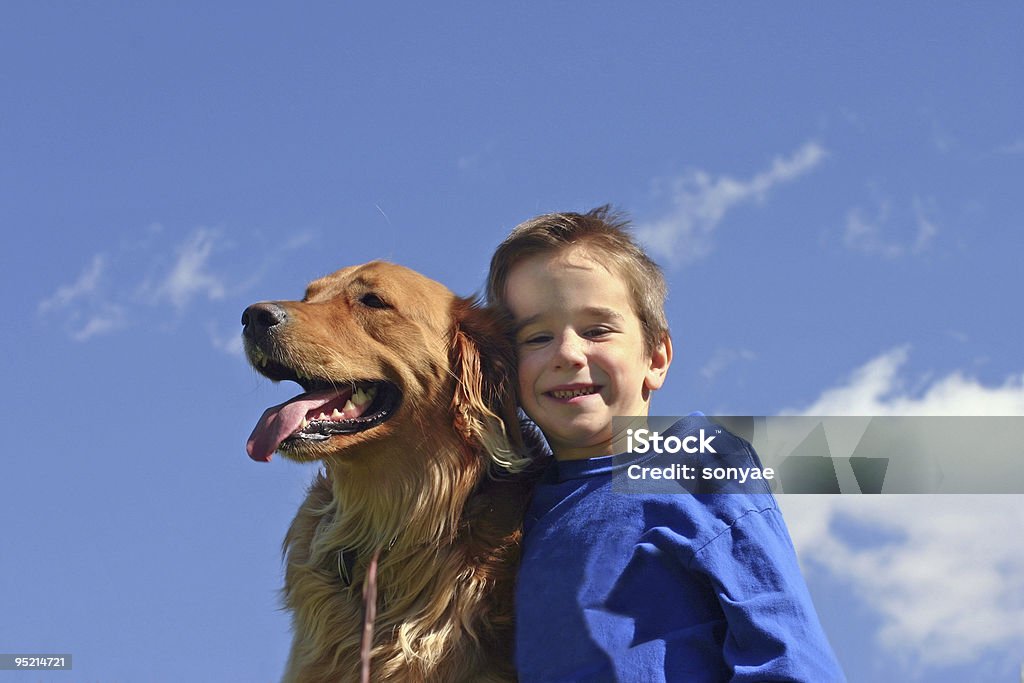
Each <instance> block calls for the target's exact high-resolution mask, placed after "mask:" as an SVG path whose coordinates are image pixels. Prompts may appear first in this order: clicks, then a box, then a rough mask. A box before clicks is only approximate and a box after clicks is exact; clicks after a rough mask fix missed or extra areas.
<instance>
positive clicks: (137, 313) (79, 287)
mask: <svg viewBox="0 0 1024 683" xmlns="http://www.w3.org/2000/svg"><path fill="white" fill-rule="evenodd" d="M167 237H168V235H167V234H166V233H165V232H164V231H163V230H162V229H161V228H160V226H159V225H152V226H148V227H147V228H145V229H143V230H141V231H139V232H137V233H134V234H132V235H129V236H127V237H125V238H124V239H122V240H121V243H120V245H119V246H116V247H114V248H113V249H110V250H107V251H105V252H102V253H98V254H96V255H94V256H93V257H92V258H91V259H90V261H89V263H88V264H87V265H86V266H85V267H84V268H83V269H82V271H81V273H80V274H79V275H78V277H77V279H75V280H74V281H73V282H71V283H69V284H64V285H61V286H59V287H57V288H56V289H55V290H54V292H53V293H52V294H51V295H50V296H48V297H46V298H45V299H43V300H42V301H40V302H39V304H38V306H37V311H38V313H39V315H40V316H42V317H44V318H47V319H50V320H58V321H59V324H60V325H62V326H63V328H64V330H65V331H66V333H67V334H68V336H69V337H71V338H72V339H74V340H75V341H80V342H84V341H88V340H91V339H94V338H97V337H100V336H103V335H105V334H109V333H111V332H114V331H117V330H122V329H125V328H128V327H131V326H133V325H134V324H135V323H137V322H139V321H140V320H144V319H145V318H146V316H147V315H150V316H151V314H150V313H147V311H150V310H152V309H159V308H167V307H171V308H173V309H174V311H175V312H176V313H177V314H178V315H179V316H180V315H182V314H184V313H185V312H186V310H187V309H188V308H189V307H190V306H192V305H193V304H194V302H195V301H196V300H197V299H207V300H210V301H215V300H219V299H222V298H224V296H225V295H226V293H227V292H228V286H227V284H226V276H225V275H224V274H222V273H220V272H218V271H217V270H216V269H215V268H214V266H213V264H212V261H213V259H214V256H215V254H217V253H218V252H221V251H224V250H225V249H226V246H225V243H224V240H223V238H222V236H221V234H220V232H218V231H215V230H210V229H206V228H199V229H197V230H194V231H192V232H191V233H189V234H188V235H187V236H185V237H184V238H183V239H182V241H181V242H179V243H178V244H176V245H175V244H174V243H173V242H171V243H170V244H168V240H167ZM310 239H311V236H310V235H309V234H308V233H303V234H301V235H298V236H296V237H295V238H294V239H293V241H292V242H290V243H289V245H288V248H289V249H295V248H300V247H301V246H302V245H303V244H305V243H308V241H309V240H310ZM168 253H172V254H173V255H174V256H173V258H171V259H167V257H166V256H165V255H166V254H168ZM167 319H168V316H161V320H162V321H166V320H167Z"/></svg>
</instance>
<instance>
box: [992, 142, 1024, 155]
mask: <svg viewBox="0 0 1024 683" xmlns="http://www.w3.org/2000/svg"><path fill="white" fill-rule="evenodd" d="M996 151H997V152H998V153H1000V154H1024V138H1017V139H1016V140H1014V141H1013V142H1010V143H1007V144H1005V145H1003V146H1001V147H999V148H997V149H996Z"/></svg>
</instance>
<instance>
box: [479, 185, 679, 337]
mask: <svg viewBox="0 0 1024 683" xmlns="http://www.w3.org/2000/svg"><path fill="white" fill-rule="evenodd" d="M629 229H630V223H629V219H628V218H626V217H625V216H624V215H622V214H621V213H618V212H616V211H613V210H612V207H611V206H610V205H608V204H605V205H604V206H599V207H598V208H596V209H592V210H590V211H588V212H587V213H583V214H580V213H547V214H544V215H542V216H537V217H536V218H531V219H530V220H528V221H526V222H524V223H520V224H519V225H517V226H516V227H515V228H513V230H512V232H511V233H509V236H508V237H506V238H505V241H504V242H502V243H501V245H500V246H499V247H498V249H497V250H496V251H495V252H494V256H492V257H491V269H490V272H489V273H488V276H487V301H488V303H489V304H491V305H492V306H497V307H498V308H499V309H502V310H504V311H507V310H508V305H507V303H506V301H505V286H506V284H507V282H508V276H509V273H511V272H512V268H514V267H515V266H516V264H518V263H519V262H520V261H523V260H525V259H527V258H530V257H532V256H537V255H538V254H550V253H554V252H558V251H561V250H563V249H567V248H569V247H572V246H583V247H585V248H586V249H587V250H588V252H589V253H590V254H591V255H592V256H593V257H594V258H595V259H596V260H597V261H598V262H600V263H601V265H603V266H604V267H606V268H608V270H610V271H611V272H612V273H617V274H618V276H619V277H620V278H621V279H622V280H623V281H624V282H625V284H626V289H627V291H628V292H629V295H630V299H631V300H632V302H633V308H634V309H635V310H634V312H635V313H636V316H637V318H639V319H640V325H641V327H642V328H643V336H644V347H645V349H646V350H647V353H653V352H654V349H655V347H656V346H657V345H658V343H659V342H660V341H662V339H663V338H664V337H666V336H668V320H667V319H666V318H665V297H666V294H667V290H668V288H667V287H666V285H665V276H664V275H663V274H662V272H661V268H660V267H658V264H657V263H655V262H654V261H652V260H651V258H650V257H649V256H648V255H647V254H646V253H645V252H644V250H643V249H641V248H640V246H639V245H638V244H637V243H636V242H635V241H634V240H633V237H632V235H630V233H629Z"/></svg>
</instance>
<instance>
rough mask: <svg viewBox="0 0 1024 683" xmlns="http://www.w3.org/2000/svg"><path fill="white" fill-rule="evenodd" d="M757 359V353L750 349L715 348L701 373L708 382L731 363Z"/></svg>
mask: <svg viewBox="0 0 1024 683" xmlns="http://www.w3.org/2000/svg"><path fill="white" fill-rule="evenodd" d="M756 359H757V354H756V353H754V352H753V351H751V350H750V349H725V348H722V349H715V352H714V353H713V354H711V358H709V359H708V362H707V363H705V364H704V367H702V368H701V369H700V374H701V376H702V377H704V379H706V380H707V381H708V382H712V381H714V380H715V378H716V377H718V375H719V374H721V373H722V371H723V370H725V369H726V368H728V367H729V366H730V365H734V364H736V363H738V362H740V361H752V360H756Z"/></svg>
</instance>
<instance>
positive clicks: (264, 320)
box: [242, 301, 288, 339]
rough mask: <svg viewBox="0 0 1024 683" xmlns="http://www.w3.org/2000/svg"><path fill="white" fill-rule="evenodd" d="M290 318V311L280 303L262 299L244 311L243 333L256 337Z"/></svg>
mask: <svg viewBox="0 0 1024 683" xmlns="http://www.w3.org/2000/svg"><path fill="white" fill-rule="evenodd" d="M287 319H288V312H287V311H286V310H284V307H283V306H281V305H280V304H275V303H273V302H270V301H261V302H260V303H258V304H253V305H252V306H250V307H249V308H247V309H245V310H244V311H243V312H242V326H243V328H244V329H243V330H242V334H244V335H245V336H247V337H249V338H250V339H255V338H256V337H259V336H260V335H261V334H263V333H264V332H267V331H268V330H270V328H272V327H276V326H277V325H280V324H281V323H283V322H284V321H286V320H287Z"/></svg>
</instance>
